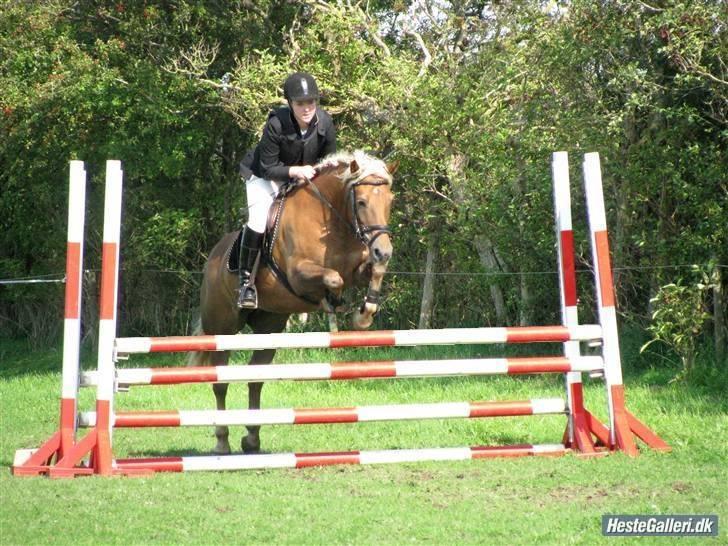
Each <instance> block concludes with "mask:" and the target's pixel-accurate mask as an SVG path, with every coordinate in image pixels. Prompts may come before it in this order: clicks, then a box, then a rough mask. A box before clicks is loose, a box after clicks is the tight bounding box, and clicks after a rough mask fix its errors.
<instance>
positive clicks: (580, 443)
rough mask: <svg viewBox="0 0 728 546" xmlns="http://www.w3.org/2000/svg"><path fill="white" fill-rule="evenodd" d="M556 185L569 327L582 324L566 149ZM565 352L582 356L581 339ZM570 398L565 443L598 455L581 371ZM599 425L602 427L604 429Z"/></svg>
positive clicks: (568, 377)
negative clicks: (578, 301)
mask: <svg viewBox="0 0 728 546" xmlns="http://www.w3.org/2000/svg"><path fill="white" fill-rule="evenodd" d="M551 172H552V178H553V185H554V213H555V215H556V241H557V249H558V269H559V299H560V303H561V320H562V323H563V325H564V326H566V327H575V326H578V325H579V314H578V307H577V292H576V266H575V262H576V260H575V256H574V231H573V227H572V221H571V187H570V183H569V156H568V154H567V153H566V152H555V153H554V154H553V158H552V163H551ZM564 355H565V356H566V358H568V359H576V360H578V359H579V358H580V357H581V349H580V347H579V342H578V341H574V340H569V341H565V342H564ZM565 381H566V392H567V400H568V403H569V409H570V415H569V425H568V429H567V436H566V444H567V445H569V446H574V445H575V446H577V448H578V449H579V451H580V452H581V453H582V454H587V455H596V454H597V453H598V452H597V451H596V449H595V447H594V443H593V442H592V439H591V435H590V432H591V428H592V427H590V426H589V423H590V421H591V422H594V421H596V419H595V418H594V417H593V416H592V415H591V414H590V413H589V412H587V411H586V409H585V408H584V392H583V386H582V382H581V372H578V371H572V372H567V373H566V374H565ZM603 428H604V427H603V425H601V424H599V430H603Z"/></svg>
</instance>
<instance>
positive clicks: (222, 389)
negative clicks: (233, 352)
mask: <svg viewBox="0 0 728 546" xmlns="http://www.w3.org/2000/svg"><path fill="white" fill-rule="evenodd" d="M229 358H230V352H229V351H222V352H219V353H212V354H211V360H212V365H213V366H226V365H227V363H228V359H229ZM227 391H228V383H213V384H212V392H214V393H215V402H216V404H217V409H218V411H225V409H226V407H225V398H226V396H227ZM229 435H230V430H229V429H228V427H226V426H216V427H215V437H216V438H217V445H215V449H214V450H213V452H214V453H216V454H218V455H227V454H228V453H230V441H229V440H228V437H229Z"/></svg>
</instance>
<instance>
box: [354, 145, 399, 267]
mask: <svg viewBox="0 0 728 546" xmlns="http://www.w3.org/2000/svg"><path fill="white" fill-rule="evenodd" d="M397 166H398V164H397V163H390V164H389V165H385V164H384V163H383V162H382V161H379V160H374V159H373V158H370V157H369V156H364V155H362V156H359V157H358V160H357V157H356V156H355V158H354V159H353V160H352V161H351V163H350V164H349V169H348V172H349V173H350V174H349V181H348V182H347V186H346V192H347V203H348V213H349V214H350V218H349V220H350V222H351V224H352V225H353V226H354V230H355V232H356V236H357V237H358V238H359V239H360V240H361V241H362V242H363V243H364V244H366V245H367V248H368V249H369V263H370V264H372V266H373V268H375V269H381V270H382V272H384V269H385V268H386V266H387V263H388V262H389V259H390V258H391V257H392V240H391V237H390V235H391V232H390V230H389V225H388V224H389V216H390V214H391V212H392V200H393V199H394V195H393V194H392V175H393V174H394V172H395V171H396V170H397Z"/></svg>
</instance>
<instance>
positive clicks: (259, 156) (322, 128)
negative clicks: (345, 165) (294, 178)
mask: <svg viewBox="0 0 728 546" xmlns="http://www.w3.org/2000/svg"><path fill="white" fill-rule="evenodd" d="M334 152H336V128H335V127H334V122H333V120H332V119H331V116H330V115H329V114H328V113H327V112H326V111H325V110H322V109H321V108H316V116H315V117H314V120H313V121H312V122H311V124H310V125H309V127H308V130H307V131H306V133H305V135H303V136H301V132H300V130H299V127H298V122H297V121H296V118H295V117H294V115H293V112H292V111H291V109H290V108H289V107H287V106H284V107H281V108H278V109H276V110H274V111H273V112H271V113H270V114H269V115H268V121H267V122H266V124H265V128H264V129H263V136H262V137H261V139H260V142H259V143H258V146H256V148H255V152H254V154H253V160H252V164H250V165H247V166H248V167H250V169H252V172H253V174H255V175H256V176H258V177H260V178H265V179H266V180H275V181H278V182H286V181H288V168H289V167H292V166H294V165H315V164H316V163H318V162H319V161H321V159H323V158H324V157H325V156H327V155H329V154H332V153H334ZM243 163H244V164H245V163H246V161H245V160H243ZM245 172H246V170H245V169H244V168H243V166H241V174H243V176H244V177H245ZM246 178H247V177H246Z"/></svg>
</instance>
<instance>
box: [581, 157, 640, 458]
mask: <svg viewBox="0 0 728 546" xmlns="http://www.w3.org/2000/svg"><path fill="white" fill-rule="evenodd" d="M584 190H585V193H586V205H587V215H588V217H589V231H590V234H591V243H592V245H591V246H592V259H593V262H594V276H595V285H596V292H597V308H598V311H599V323H600V324H601V325H602V329H603V336H604V337H603V341H602V344H603V346H602V350H603V355H604V379H605V381H606V384H607V395H608V402H609V421H610V425H611V426H610V432H609V439H610V443H611V445H612V446H613V447H614V446H617V447H619V448H620V449H622V450H624V451H625V452H626V453H627V454H628V455H631V456H636V455H637V446H636V445H635V443H634V439H633V438H632V433H631V431H630V428H629V424H628V421H627V415H626V407H625V404H624V385H623V383H622V361H621V357H620V353H619V333H618V331H617V312H616V307H615V294H614V283H613V280H612V266H611V258H610V256H609V237H608V234H607V216H606V212H605V208H604V193H603V188H602V171H601V166H600V163H599V154H598V153H596V152H591V153H588V154H584Z"/></svg>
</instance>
